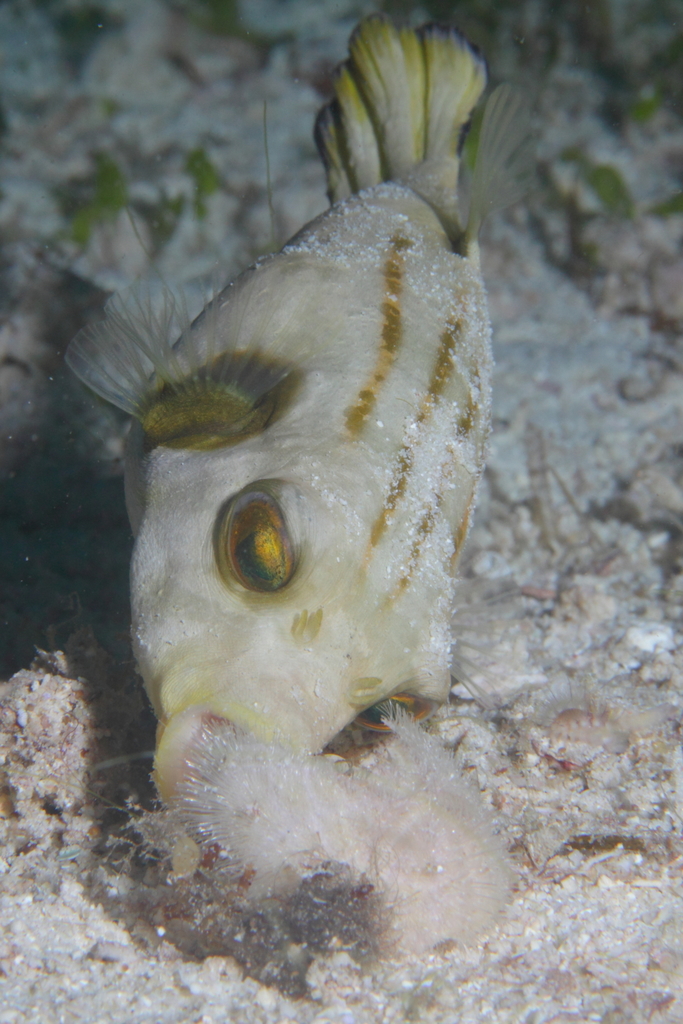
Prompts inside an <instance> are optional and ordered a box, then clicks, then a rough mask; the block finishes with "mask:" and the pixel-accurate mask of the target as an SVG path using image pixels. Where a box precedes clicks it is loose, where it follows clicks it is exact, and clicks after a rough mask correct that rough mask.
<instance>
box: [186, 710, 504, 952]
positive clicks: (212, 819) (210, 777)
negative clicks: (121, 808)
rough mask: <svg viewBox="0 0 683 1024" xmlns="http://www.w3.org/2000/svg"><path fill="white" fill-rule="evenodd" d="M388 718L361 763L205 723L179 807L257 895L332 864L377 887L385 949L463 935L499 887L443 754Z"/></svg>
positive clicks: (413, 948) (482, 820)
mask: <svg viewBox="0 0 683 1024" xmlns="http://www.w3.org/2000/svg"><path fill="white" fill-rule="evenodd" d="M391 725H392V729H393V731H394V736H393V737H392V739H391V740H389V742H388V743H387V744H386V745H385V746H383V747H381V748H380V749H379V750H378V751H377V752H376V760H375V764H374V765H373V767H372V770H368V769H366V768H355V769H354V768H351V766H349V765H348V764H347V762H345V761H338V760H337V761H335V760H334V759H333V758H331V757H326V756H320V755H305V754H296V753H292V752H291V751H288V750H286V749H285V748H283V747H281V746H279V745H277V744H274V743H263V742H261V741H259V740H257V739H255V738H254V737H253V736H251V735H248V734H246V733H243V732H239V731H237V730H235V729H234V728H233V727H232V726H231V725H230V724H229V723H227V722H226V723H220V722H216V721H211V722H208V723H207V724H206V725H205V726H204V727H203V729H202V731H201V733H200V734H199V736H198V737H197V740H196V743H195V744H194V745H193V748H192V750H191V752H190V756H189V758H188V772H187V775H186V777H185V779H184V781H183V783H182V784H181V786H180V788H179V793H178V802H179V805H180V808H181V811H182V813H183V816H184V818H185V819H186V820H187V821H188V823H189V824H190V825H191V826H192V827H193V828H194V829H195V830H197V831H198V832H199V833H200V834H201V835H203V836H204V837H205V838H207V839H211V840H214V841H217V842H218V843H220V845H221V846H222V847H224V848H225V849H226V850H227V851H228V852H229V853H230V855H231V856H232V857H233V858H234V859H235V861H236V862H237V864H238V865H239V866H240V868H242V869H249V871H250V872H251V873H253V881H252V884H251V889H250V892H251V893H252V894H253V895H254V896H255V897H257V898H259V897H264V896H271V895H272V896H277V895H278V894H286V893H289V892H291V891H292V889H293V888H294V887H296V885H297V884H298V882H299V881H300V880H301V879H302V878H304V877H306V876H309V875H311V874H314V873H315V872H316V871H318V870H319V869H320V868H321V867H322V866H323V865H324V864H325V863H328V862H330V861H334V862H341V863H345V864H347V865H348V866H349V867H350V869H351V871H352V872H353V873H354V874H355V875H357V876H358V877H359V879H364V880H367V881H369V882H370V883H371V884H372V885H374V886H375V887H376V888H377V890H378V891H379V892H381V893H382V894H383V895H384V897H385V899H386V901H387V904H388V906H389V907H390V908H391V915H390V920H391V924H390V932H389V935H388V937H387V938H388V940H389V943H390V944H391V945H392V946H393V947H394V948H395V949H398V950H401V951H403V952H410V953H420V952H424V951H425V950H427V949H429V948H430V947H432V946H434V945H435V944H437V943H439V942H443V941H445V940H448V939H452V940H455V941H458V942H462V943H467V942H470V941H471V940H473V939H474V938H475V937H476V936H477V935H478V934H479V933H480V932H481V931H483V930H484V929H485V928H486V927H487V925H489V924H490V923H491V921H492V919H493V917H494V915H495V914H496V913H497V912H498V911H499V910H500V908H501V906H502V905H503V903H504V902H505V900H506V898H507V895H508V892H509V887H510V881H511V873H510V869H509V867H508V865H507V863H506V860H505V857H504V854H503V851H502V847H501V844H500V842H499V841H498V839H497V838H496V837H495V835H494V833H493V831H492V828H491V825H490V823H489V822H488V821H487V818H486V815H485V813H484V810H483V808H482V807H481V805H480V804H479V802H478V799H477V797H476V794H473V793H472V792H471V790H470V787H469V785H468V784H467V783H466V782H465V781H464V780H463V778H462V776H461V774H460V772H459V770H458V769H457V768H456V765H455V763H454V761H453V759H452V757H451V756H450V755H449V754H448V753H447V751H445V750H444V749H443V748H442V747H441V746H440V745H439V744H438V742H437V741H435V740H434V739H433V738H432V737H430V736H429V735H427V734H426V733H425V732H424V731H423V730H422V729H420V727H419V726H417V725H415V724H414V723H413V722H412V721H410V720H408V719H407V718H404V717H401V718H399V719H397V720H395V721H393V722H392V723H391Z"/></svg>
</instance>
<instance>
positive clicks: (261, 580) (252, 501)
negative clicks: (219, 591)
mask: <svg viewBox="0 0 683 1024" xmlns="http://www.w3.org/2000/svg"><path fill="white" fill-rule="evenodd" d="M226 542H227V554H228V560H229V563H230V567H231V569H232V571H233V573H234V574H235V576H236V577H237V579H238V580H239V582H240V583H241V584H242V586H243V587H245V588H246V589H247V590H259V591H263V592H266V593H269V592H271V591H274V590H280V589H281V587H284V586H285V585H286V584H287V583H289V581H290V579H291V578H292V575H293V573H294V569H295V560H294V552H293V550H292V543H291V540H290V538H289V533H288V530H287V525H286V523H285V520H284V516H283V515H282V512H281V510H280V507H279V505H278V504H277V502H276V501H275V499H274V498H273V497H271V495H270V494H266V493H265V491H251V492H249V493H248V494H244V495H241V496H240V497H239V498H238V499H237V500H236V502H235V504H234V506H233V508H232V510H231V514H230V516H229V520H228V529H227V537H226Z"/></svg>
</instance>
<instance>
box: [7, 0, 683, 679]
mask: <svg viewBox="0 0 683 1024" xmlns="http://www.w3.org/2000/svg"><path fill="white" fill-rule="evenodd" d="M373 11H383V12H385V13H387V14H389V15H391V16H392V17H394V18H395V19H396V20H397V21H399V22H404V23H409V24H416V23H420V22H423V21H426V20H433V19H436V20H439V21H443V22H448V23H453V24H456V25H457V26H459V27H460V28H461V29H462V30H463V32H464V33H465V34H466V35H467V36H468V38H469V39H470V40H471V41H472V42H474V43H475V44H476V45H477V46H479V47H480V48H481V50H482V52H483V53H484V54H485V55H486V57H487V59H488V62H489V66H490V69H491V80H492V83H493V84H496V83H497V82H499V81H502V80H506V81H510V82H513V83H514V84H516V85H517V86H518V87H519V88H520V89H522V91H523V92H524V94H525V96H526V97H527V98H528V102H529V105H530V106H531V107H532V109H533V111H534V121H535V128H536V134H537V158H536V159H537V177H536V183H535V186H534V189H533V191H532V193H531V194H530V196H529V198H528V201H527V202H526V203H525V204H524V205H523V208H522V209H518V210H517V211H516V212H515V214H514V216H515V217H516V218H517V220H516V223H517V224H518V226H521V227H523V228H524V230H526V231H528V232H531V233H532V234H533V236H534V238H535V239H536V241H537V242H538V244H539V245H540V247H541V249H542V252H543V254H544V259H545V260H547V262H548V263H550V264H552V266H553V267H555V268H559V270H560V271H561V272H562V274H564V275H567V276H568V277H569V278H571V280H572V281H573V282H575V283H576V284H578V286H579V287H580V288H581V289H582V290H583V291H584V292H585V294H586V295H587V296H588V298H589V300H590V302H591V303H593V305H594V306H595V308H596V309H598V310H600V311H602V312H603V313H604V312H606V313H608V314H619V315H624V316H631V317H635V318H637V319H638V322H639V323H640V322H641V321H642V322H644V323H646V324H647V325H648V329H649V330H652V331H653V332H654V333H655V334H656V336H657V338H659V339H660V341H661V346H664V348H665V349H666V352H667V359H669V360H670V365H671V366H674V368H676V367H677V365H679V364H676V360H677V359H678V358H679V355H680V359H681V360H683V352H680V353H679V349H678V346H679V342H680V338H681V326H682V324H683V243H682V239H683V192H682V191H681V189H682V188H683V185H682V184H681V182H682V179H683V125H682V124H681V112H682V101H683V3H681V2H680V0H459V2H449V0H431V2H425V3H421V4H414V3H411V2H409V0H404V2H399V0H397V2H386V3H383V4H382V3H372V2H364V0H243V2H242V3H240V2H238V0H184V2H182V0H178V2H175V3H173V2H170V0H169V2H164V0H142V2H141V0H102V2H99V3H89V2H80V0H4V2H3V3H2V4H0V479H1V487H0V676H3V677H5V678H6V677H7V676H8V675H9V674H11V673H12V672H14V671H16V670H17V669H19V668H20V667H22V666H26V665H28V664H29V663H30V661H31V659H32V657H33V656H34V653H35V648H36V646H37V647H41V648H53V647H59V646H60V645H61V644H63V643H64V642H65V640H66V638H67V637H68V636H69V634H70V633H72V632H73V631H74V630H76V629H79V628H81V627H84V626H89V627H92V629H93V630H94V632H95V635H96V637H97V639H98V640H99V641H100V643H101V644H102V645H103V646H104V647H105V648H106V649H107V650H108V651H109V652H110V653H112V654H113V655H114V656H115V657H116V659H117V660H120V661H125V660H126V659H128V658H129V657H130V654H129V642H128V625H129V610H128V561H129V557H130V550H131V545H132V538H131V535H130V531H129V528H128V523H127V517H126V513H125V507H124V501H123V485H122V451H123V437H124V433H125V429H126V420H125V417H124V416H123V415H121V414H119V413H118V412H117V411H116V410H114V409H111V408H110V407H108V406H106V405H105V404H104V403H102V402H100V401H99V400H98V399H96V398H95V397H94V396H92V395H91V394H89V393H88V392H87V391H86V390H85V388H83V387H82V385H81V384H80V383H79V382H78V381H76V380H75V379H73V378H72V377H71V375H70V374H69V373H68V371H66V370H65V368H64V366H63V361H62V358H63V353H64V350H65V347H66V345H67V344H68V342H69V340H70V338H71V337H73V335H74V334H75V333H76V332H77V331H78V330H79V329H80V327H82V326H83V325H84V324H85V323H87V322H88V321H89V320H91V319H93V318H97V317H98V315H100V314H101V310H102V307H103V304H104V302H105V301H106V299H107V297H108V296H109V295H110V294H111V292H112V291H115V290H118V289H121V288H126V287H128V286H129V285H130V284H132V283H133V282H135V281H136V280H139V279H149V280H151V281H152V282H160V281H164V282H167V283H168V284H170V285H178V284H180V285H184V286H186V287H188V288H189V289H190V292H191V294H194V295H195V296H196V301H197V302H198V303H200V301H201V300H200V294H201V289H200V288H199V287H198V285H197V282H206V281H207V280H209V279H213V280H217V281H218V282H219V283H226V282H227V281H229V280H230V279H232V278H233V277H234V276H235V275H236V274H237V273H239V272H240V271H241V270H242V269H244V268H245V267H246V266H248V265H249V264H250V263H251V262H252V261H253V260H254V259H255V258H256V257H258V256H259V255H261V254H263V253H265V252H268V251H272V250H273V249H274V248H278V247H280V246H281V245H282V244H283V242H284V241H286V239H287V238H288V237H289V236H290V235H292V234H293V233H294V232H295V231H297V230H298V229H299V228H300V227H301V226H302V225H303V224H304V223H305V222H307V221H308V220H310V219H311V217H313V216H314V215H316V214H317V213H319V212H320V211H322V210H323V209H325V207H326V205H327V200H326V196H325V183H324V174H323V170H322V167H321V165H320V162H319V160H318V157H317V154H316V152H315V147H314V144H313V140H312V126H313V120H314V117H315V114H316V111H317V110H318V108H319V107H320V106H321V105H322V103H323V102H324V101H325V100H326V98H327V97H328V96H329V92H330V84H331V81H332V77H333V75H334V69H335V66H336V65H337V64H338V63H339V61H340V60H342V59H343V58H344V56H345V54H346V45H347V40H348V36H349V34H350V32H351V30H352V29H353V26H354V24H355V23H356V21H357V20H358V18H359V17H360V16H362V15H364V14H368V13H371V12H373ZM475 145H476V123H475V132H473V134H472V141H471V142H470V144H469V149H468V150H466V154H465V156H466V161H467V160H468V159H470V160H471V156H472V153H473V149H474V146H475ZM269 195H270V196H271V197H272V203H271V202H269ZM485 242H486V239H485ZM661 346H660V347H661ZM671 361H673V362H671ZM661 365H662V361H661V359H660V361H659V363H658V362H657V361H656V360H654V362H653V361H652V360H651V361H650V363H648V364H647V365H645V364H643V363H641V364H639V366H640V371H642V372H640V371H639V373H636V374H635V375H631V376H630V377H629V378H628V379H627V381H626V383H625V384H624V387H625V388H626V389H627V390H628V389H629V388H630V389H631V392H630V399H629V394H626V395H625V396H622V397H625V399H628V400H631V399H632V400H634V401H638V400H639V396H640V397H642V398H647V397H649V396H650V394H651V389H652V387H653V386H654V384H653V381H655V383H656V380H655V378H656V375H657V373H658V372H660V370H661ZM658 367H659V369H658ZM639 389H640V392H642V395H641V394H640V392H639ZM648 389H650V391H648ZM636 392H638V393H636ZM667 458H668V460H669V466H670V468H671V479H673V480H676V479H677V478H678V475H680V474H681V473H683V465H680V462H681V452H680V451H679V450H678V448H677V447H676V446H675V445H674V446H673V447H671V448H670V451H669V452H668V455H667ZM681 493H683V492H681ZM618 497H619V494H618V488H617V489H616V490H614V494H613V495H612V497H610V498H609V501H612V502H613V505H612V506H610V505H609V501H608V500H607V499H605V502H604V503H603V506H602V507H603V510H606V511H605V515H607V514H611V515H616V516H619V515H620V514H622V513H623V508H622V509H621V512H620V510H619V508H618V507H617V505H615V504H614V502H617V500H618ZM636 497H637V496H636ZM629 500H631V502H632V504H633V502H634V501H636V498H634V497H633V496H631V498H629ZM643 500H644V501H645V500H646V498H643ZM676 500H678V499H676V498H675V497H674V498H671V497H670V498H669V505H670V506H671V507H670V508H668V519H667V522H668V523H669V527H671V522H673V523H674V526H673V527H671V528H672V529H673V530H674V534H675V531H676V530H678V527H677V526H676V516H678V515H679V514H680V513H683V507H682V508H681V509H680V510H678V512H677V511H676V507H675V506H676ZM636 504H637V502H636ZM485 514H486V512H485V504H484V511H483V513H482V515H485ZM639 514H640V513H639ZM629 515H631V518H632V514H631V513H629ZM643 515H645V513H643ZM672 517H673V518H672ZM655 518H656V515H655ZM678 522H679V523H680V518H679V520H678ZM679 532H680V531H679ZM676 536H678V535H677V534H675V536H674V540H675V539H676ZM674 554H675V553H674Z"/></svg>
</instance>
